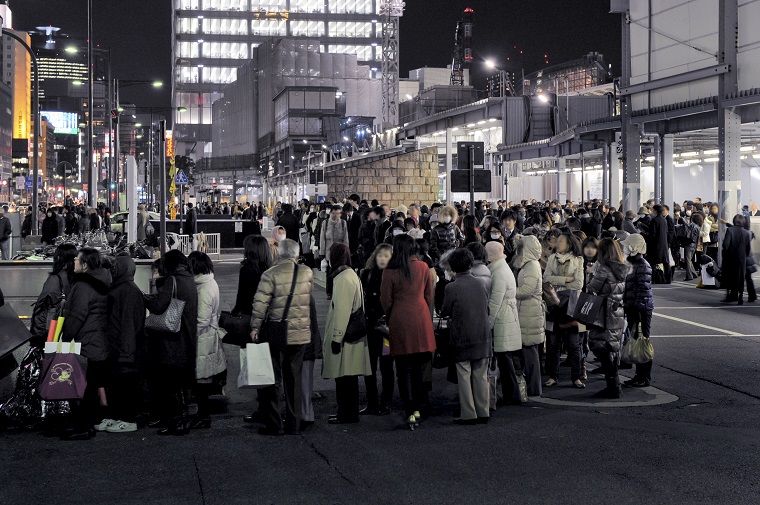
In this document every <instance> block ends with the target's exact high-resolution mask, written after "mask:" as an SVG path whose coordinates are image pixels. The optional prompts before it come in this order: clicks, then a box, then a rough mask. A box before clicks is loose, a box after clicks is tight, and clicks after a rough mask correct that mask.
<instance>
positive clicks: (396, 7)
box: [380, 0, 406, 130]
mask: <svg viewBox="0 0 760 505" xmlns="http://www.w3.org/2000/svg"><path fill="white" fill-rule="evenodd" d="M405 5H406V3H404V2H403V1H402V0H380V15H381V16H382V28H383V62H382V63H383V67H382V91H383V124H382V128H383V130H385V129H388V128H392V127H394V126H396V125H397V124H398V83H399V65H398V47H399V37H398V35H399V34H398V29H399V18H400V17H401V16H402V15H403V14H404V6H405Z"/></svg>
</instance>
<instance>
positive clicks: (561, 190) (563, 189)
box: [557, 157, 568, 205]
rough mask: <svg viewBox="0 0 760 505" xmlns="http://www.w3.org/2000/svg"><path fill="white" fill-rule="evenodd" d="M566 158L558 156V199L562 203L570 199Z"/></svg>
mask: <svg viewBox="0 0 760 505" xmlns="http://www.w3.org/2000/svg"><path fill="white" fill-rule="evenodd" d="M565 166H566V163H565V158H562V157H559V158H557V169H558V170H559V171H558V172H557V200H558V201H559V203H560V204H561V205H564V204H565V200H567V199H568V195H567V172H565Z"/></svg>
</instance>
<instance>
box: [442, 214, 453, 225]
mask: <svg viewBox="0 0 760 505" xmlns="http://www.w3.org/2000/svg"><path fill="white" fill-rule="evenodd" d="M441 222H442V223H444V224H449V223H450V222H451V218H450V217H449V216H446V217H444V218H443V219H441Z"/></svg>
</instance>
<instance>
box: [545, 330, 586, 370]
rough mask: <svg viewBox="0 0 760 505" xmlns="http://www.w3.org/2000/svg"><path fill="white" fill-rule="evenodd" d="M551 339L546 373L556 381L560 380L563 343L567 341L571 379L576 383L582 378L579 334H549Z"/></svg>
mask: <svg viewBox="0 0 760 505" xmlns="http://www.w3.org/2000/svg"><path fill="white" fill-rule="evenodd" d="M547 336H548V337H549V339H548V342H547V344H548V345H547V349H546V373H548V374H549V377H551V378H552V379H554V380H559V360H560V355H561V353H562V341H563V340H565V339H566V340H567V349H568V350H567V355H568V358H569V359H570V379H571V380H572V381H573V382H575V381H576V380H578V379H580V378H581V361H582V359H583V353H582V352H581V338H580V334H579V333H578V332H574V333H557V332H553V331H552V332H547Z"/></svg>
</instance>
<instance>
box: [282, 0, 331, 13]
mask: <svg viewBox="0 0 760 505" xmlns="http://www.w3.org/2000/svg"><path fill="white" fill-rule="evenodd" d="M290 10H291V11H292V12H308V13H317V12H325V2H324V0H290Z"/></svg>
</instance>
